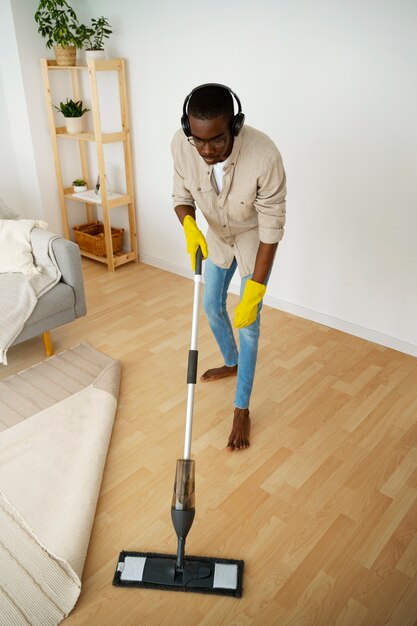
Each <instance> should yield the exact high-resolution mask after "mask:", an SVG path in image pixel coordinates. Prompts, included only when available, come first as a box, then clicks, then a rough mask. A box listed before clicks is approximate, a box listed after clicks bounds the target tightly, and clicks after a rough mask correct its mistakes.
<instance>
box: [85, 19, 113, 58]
mask: <svg viewBox="0 0 417 626" xmlns="http://www.w3.org/2000/svg"><path fill="white" fill-rule="evenodd" d="M86 32H87V37H86V45H85V56H86V59H87V61H88V60H89V59H104V40H105V39H108V38H109V37H110V35H111V33H112V32H113V31H112V26H111V24H109V23H108V21H107V18H105V17H104V16H101V17H98V18H92V20H91V27H90V28H88V27H87V28H86Z"/></svg>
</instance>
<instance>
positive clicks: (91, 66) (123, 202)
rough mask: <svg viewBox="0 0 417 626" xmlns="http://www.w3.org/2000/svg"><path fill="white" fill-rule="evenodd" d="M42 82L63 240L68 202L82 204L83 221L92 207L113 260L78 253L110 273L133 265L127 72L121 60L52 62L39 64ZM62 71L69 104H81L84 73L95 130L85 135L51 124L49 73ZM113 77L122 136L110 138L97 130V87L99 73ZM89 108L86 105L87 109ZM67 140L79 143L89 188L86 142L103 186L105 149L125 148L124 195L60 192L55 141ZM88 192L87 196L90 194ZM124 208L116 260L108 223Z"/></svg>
mask: <svg viewBox="0 0 417 626" xmlns="http://www.w3.org/2000/svg"><path fill="white" fill-rule="evenodd" d="M41 67H42V77H43V82H44V87H45V98H46V103H47V109H48V123H49V131H50V135H51V141H52V149H53V155H54V162H55V172H56V179H57V184H58V192H59V201H60V207H61V215H62V224H63V230H64V236H65V237H66V239H70V238H71V237H70V225H69V220H68V209H67V201H68V200H71V201H76V202H82V203H84V204H85V208H86V216H87V221H88V222H90V221H93V220H94V214H93V207H94V206H95V205H99V206H101V207H102V212H103V226H104V236H105V239H106V250H111V251H112V253H111V254H107V256H105V257H98V256H96V255H93V254H91V253H89V252H86V251H85V250H81V254H82V255H83V256H86V257H88V258H92V259H95V260H96V261H100V262H101V263H105V264H106V265H107V268H108V270H109V271H114V270H115V268H116V267H117V266H119V265H123V264H124V263H129V262H130V261H137V258H138V250H137V237H136V215H135V203H134V194H133V178H132V156H131V147H130V131H129V115H128V106H127V89H126V69H125V61H124V59H108V60H107V59H106V60H92V61H88V64H87V65H73V66H62V65H57V64H56V61H53V60H50V59H41ZM54 71H60V72H62V71H64V72H70V74H71V81H72V98H73V100H75V101H77V100H83V97H82V96H81V88H80V72H88V79H89V80H88V83H89V89H90V96H91V107H90V108H91V113H92V118H93V130H92V131H91V130H89V131H87V132H82V133H77V134H69V133H67V130H66V128H65V127H57V126H56V124H55V118H54V109H53V102H52V90H51V84H50V72H54ZM109 71H112V72H117V73H118V86H119V99H120V111H121V126H122V128H121V130H120V131H118V132H113V133H103V132H102V129H101V121H100V101H99V94H98V87H97V72H109ZM89 106H90V105H89ZM61 140H70V141H76V142H77V143H78V149H79V156H80V165H81V172H82V177H83V178H84V180H86V181H90V185H91V184H92V183H93V182H95V180H94V181H93V177H92V176H90V173H89V168H88V159H87V147H86V146H87V142H95V145H96V152H97V164H98V174H99V176H100V180H101V181H105V180H106V166H105V161H104V149H103V146H104V145H105V144H110V143H116V142H122V143H123V156H124V171H125V179H126V180H125V183H126V193H123V194H119V193H114V192H113V193H109V192H108V191H107V187H106V185H105V184H102V185H101V188H100V198H95V197H93V195H91V196H90V197H89V196H88V192H86V193H87V196H85V197H82V194H74V192H73V189H72V187H64V184H63V180H62V168H61V162H60V157H59V150H58V141H61ZM90 191H91V190H90ZM121 206H127V210H128V219H129V242H130V249H129V250H128V251H121V252H120V253H118V254H113V247H112V237H111V220H110V210H111V209H114V208H116V207H121Z"/></svg>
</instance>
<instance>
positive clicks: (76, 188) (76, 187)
mask: <svg viewBox="0 0 417 626" xmlns="http://www.w3.org/2000/svg"><path fill="white" fill-rule="evenodd" d="M73 189H74V193H80V192H81V191H87V185H73Z"/></svg>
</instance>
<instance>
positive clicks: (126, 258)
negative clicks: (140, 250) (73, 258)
mask: <svg viewBox="0 0 417 626" xmlns="http://www.w3.org/2000/svg"><path fill="white" fill-rule="evenodd" d="M80 254H81V256H85V257H87V258H88V259H93V260H94V261H99V262H100V263H105V264H106V265H107V256H97V255H96V254H93V253H92V252H87V250H81V248H80ZM136 258H137V255H136V252H134V251H133V250H132V251H131V252H119V253H116V254H113V261H114V266H115V267H118V266H119V265H124V264H125V263H130V261H136Z"/></svg>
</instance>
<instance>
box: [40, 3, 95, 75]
mask: <svg viewBox="0 0 417 626" xmlns="http://www.w3.org/2000/svg"><path fill="white" fill-rule="evenodd" d="M35 21H36V23H37V24H38V32H39V33H40V34H41V35H42V37H44V38H45V39H46V47H47V48H52V47H53V48H54V51H55V57H56V62H57V65H75V61H76V49H77V48H82V47H83V46H84V42H85V41H86V37H87V32H86V27H85V26H84V25H82V24H80V23H79V21H78V18H77V15H76V13H75V11H74V9H73V8H72V7H71V6H70V5H69V4H68V2H67V0H40V1H39V5H38V8H37V10H36V13H35Z"/></svg>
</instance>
